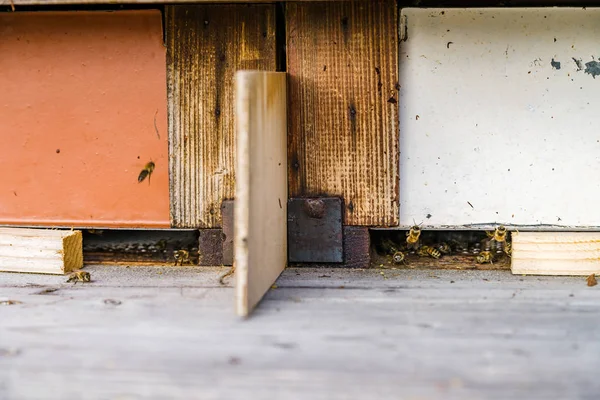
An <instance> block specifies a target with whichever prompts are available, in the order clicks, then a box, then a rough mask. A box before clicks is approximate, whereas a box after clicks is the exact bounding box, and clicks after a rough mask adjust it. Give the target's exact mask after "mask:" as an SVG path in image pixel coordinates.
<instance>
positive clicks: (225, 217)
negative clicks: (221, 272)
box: [221, 200, 234, 265]
mask: <svg viewBox="0 0 600 400" xmlns="http://www.w3.org/2000/svg"><path fill="white" fill-rule="evenodd" d="M233 205H234V200H224V201H223V203H222V204H221V224H222V225H221V226H222V227H223V265H233Z"/></svg>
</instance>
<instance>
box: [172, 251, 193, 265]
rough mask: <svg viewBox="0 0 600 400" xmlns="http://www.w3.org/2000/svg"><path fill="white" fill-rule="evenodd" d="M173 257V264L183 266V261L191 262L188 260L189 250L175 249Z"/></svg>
mask: <svg viewBox="0 0 600 400" xmlns="http://www.w3.org/2000/svg"><path fill="white" fill-rule="evenodd" d="M173 256H174V257H175V266H177V264H179V265H181V266H183V263H186V264H191V262H190V252H189V251H187V250H177V251H175V252H174V253H173Z"/></svg>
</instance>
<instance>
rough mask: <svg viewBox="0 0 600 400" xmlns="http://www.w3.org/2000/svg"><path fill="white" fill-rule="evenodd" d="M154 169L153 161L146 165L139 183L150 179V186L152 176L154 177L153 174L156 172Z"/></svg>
mask: <svg viewBox="0 0 600 400" xmlns="http://www.w3.org/2000/svg"><path fill="white" fill-rule="evenodd" d="M154 167H155V165H154V162H153V161H150V162H149V163H148V164H146V165H145V166H144V169H143V170H142V171H141V172H140V174H139V175H138V183H141V182H143V181H144V179H146V177H148V184H150V175H152V172H154Z"/></svg>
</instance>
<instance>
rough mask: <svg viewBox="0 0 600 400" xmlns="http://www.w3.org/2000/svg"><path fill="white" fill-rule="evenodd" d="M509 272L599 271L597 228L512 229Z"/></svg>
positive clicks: (551, 273)
mask: <svg viewBox="0 0 600 400" xmlns="http://www.w3.org/2000/svg"><path fill="white" fill-rule="evenodd" d="M511 237H512V262H511V270H512V273H513V274H531V275H590V274H600V233H599V232H513V233H511Z"/></svg>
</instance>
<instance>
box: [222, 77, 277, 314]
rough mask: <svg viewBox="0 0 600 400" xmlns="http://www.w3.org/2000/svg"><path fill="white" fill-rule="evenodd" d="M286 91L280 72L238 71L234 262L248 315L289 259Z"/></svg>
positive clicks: (239, 304)
mask: <svg viewBox="0 0 600 400" xmlns="http://www.w3.org/2000/svg"><path fill="white" fill-rule="evenodd" d="M286 107H287V90H286V74H285V73H284V72H258V71H240V72H238V73H237V75H236V135H237V138H236V140H237V154H236V175H237V183H236V190H235V209H234V220H235V222H234V223H235V233H234V267H235V269H236V273H235V274H236V310H237V314H238V315H240V316H247V315H248V314H249V312H250V311H252V309H253V308H254V306H256V304H257V303H258V302H259V301H260V299H262V297H263V295H264V294H265V292H266V291H267V290H269V287H270V286H271V285H272V284H273V282H275V279H277V277H278V276H279V274H280V273H281V271H283V269H284V268H285V266H286V264H287V197H288V193H287V192H288V183H287V174H286V165H287V162H286V161H287V158H286V156H287V135H286V134H287V118H286V112H287V109H286Z"/></svg>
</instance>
